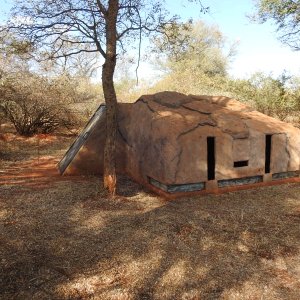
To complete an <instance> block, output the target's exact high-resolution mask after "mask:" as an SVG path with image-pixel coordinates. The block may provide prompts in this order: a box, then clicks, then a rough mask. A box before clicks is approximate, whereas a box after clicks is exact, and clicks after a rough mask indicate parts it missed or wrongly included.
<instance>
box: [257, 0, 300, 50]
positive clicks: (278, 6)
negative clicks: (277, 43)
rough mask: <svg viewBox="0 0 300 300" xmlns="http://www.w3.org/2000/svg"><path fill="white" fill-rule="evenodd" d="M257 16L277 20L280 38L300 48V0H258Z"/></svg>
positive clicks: (259, 18) (291, 45) (263, 19)
mask: <svg viewBox="0 0 300 300" xmlns="http://www.w3.org/2000/svg"><path fill="white" fill-rule="evenodd" d="M256 8H257V13H256V16H255V17H256V18H257V19H258V20H259V21H261V22H266V21H267V20H273V21H275V23H276V25H277V30H278V32H279V33H280V36H279V38H280V40H281V41H282V42H283V43H284V44H287V45H289V46H290V47H291V48H292V49H295V50H300V0H257V3H256Z"/></svg>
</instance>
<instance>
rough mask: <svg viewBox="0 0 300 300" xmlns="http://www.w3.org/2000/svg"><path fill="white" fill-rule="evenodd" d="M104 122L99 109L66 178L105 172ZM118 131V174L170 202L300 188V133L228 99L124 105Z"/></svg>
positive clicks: (160, 99) (162, 97) (176, 96)
mask: <svg viewBox="0 0 300 300" xmlns="http://www.w3.org/2000/svg"><path fill="white" fill-rule="evenodd" d="M99 112H101V113H99ZM104 114H105V107H104V106H101V107H100V108H99V110H98V114H97V113H96V114H95V116H96V120H95V116H94V121H93V118H92V119H91V121H90V124H89V125H88V126H87V130H85V131H84V132H83V134H82V135H81V141H82V142H78V141H80V138H79V139H78V140H77V144H78V145H77V146H76V142H75V143H74V146H73V147H71V150H69V155H68V154H67V155H66V156H65V158H64V159H63V160H62V162H61V163H60V170H61V173H64V174H95V173H101V172H102V168H103V166H102V160H103V145H104V138H105V130H104V128H105V126H104V119H105V118H104ZM97 116H98V117H97ZM91 124H92V126H91ZM118 131H119V134H118V141H117V168H118V172H120V173H127V174H129V175H130V176H131V177H132V178H133V179H135V180H136V181H139V182H141V183H143V184H145V185H147V186H148V187H151V188H152V189H154V190H155V191H161V192H162V193H163V194H165V195H171V194H172V195H181V193H182V192H212V191H224V190H225V189H228V188H230V187H238V186H242V187H250V186H253V184H255V185H260V184H266V183H272V182H279V181H287V179H289V181H291V180H294V181H297V180H299V169H300V130H299V129H298V128H295V127H293V126H292V125H291V124H288V123H284V122H281V121H279V120H276V119H274V118H271V117H268V116H266V115H264V114H262V113H259V112H257V111H254V110H253V109H251V108H249V107H248V106H246V105H244V104H242V103H240V102H239V101H237V100H234V99H230V98H227V97H213V96H195V95H188V96H187V95H184V94H180V93H175V92H162V93H157V94H154V95H145V96H142V97H140V99H138V100H137V101H136V102H135V103H133V104H119V111H118ZM76 147H77V148H76ZM79 148H80V149H79ZM77 150H78V151H77ZM70 153H71V154H70Z"/></svg>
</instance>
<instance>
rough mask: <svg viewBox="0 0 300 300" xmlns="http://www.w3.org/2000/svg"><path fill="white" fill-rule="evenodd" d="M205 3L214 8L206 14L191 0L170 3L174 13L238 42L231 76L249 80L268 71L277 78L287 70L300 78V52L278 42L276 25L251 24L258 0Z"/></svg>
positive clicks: (205, 0)
mask: <svg viewBox="0 0 300 300" xmlns="http://www.w3.org/2000/svg"><path fill="white" fill-rule="evenodd" d="M202 3H203V4H204V5H205V6H209V7H210V11H209V13H207V14H205V15H203V13H201V12H200V11H199V5H197V4H193V3H190V2H188V1H187V0H177V1H174V0H173V1H172V0H167V4H168V7H169V9H170V11H171V12H172V13H178V14H180V15H181V16H182V18H185V19H188V18H191V17H192V18H193V19H195V20H197V19H200V20H203V21H205V22H206V23H208V24H214V25H217V26H218V27H219V29H220V30H221V32H222V33H223V34H224V35H225V36H226V37H227V38H228V39H229V40H230V41H234V42H235V41H236V42H238V47H237V55H236V57H235V59H234V60H233V62H232V64H231V67H230V70H229V73H230V75H232V76H233V77H236V78H247V77H249V76H250V75H251V74H253V73H255V72H264V73H266V74H272V75H273V76H275V77H277V76H279V75H280V74H281V73H282V72H283V71H284V70H286V71H287V72H288V73H290V74H292V75H297V76H300V51H298V52H295V51H292V50H290V49H289V48H288V47H287V46H284V45H282V44H281V43H280V42H279V41H278V40H277V33H276V26H275V25H274V24H272V22H267V23H265V24H255V23H253V22H251V21H250V19H249V17H248V16H249V15H251V14H253V13H254V8H255V1H254V0H202Z"/></svg>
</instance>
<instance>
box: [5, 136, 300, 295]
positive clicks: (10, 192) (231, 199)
mask: <svg viewBox="0 0 300 300" xmlns="http://www.w3.org/2000/svg"><path fill="white" fill-rule="evenodd" d="M23 142H24V141H23ZM49 143H50V142H49ZM66 143H67V140H65V144H66ZM58 144H60V145H63V143H62V141H60V143H56V142H54V143H53V144H51V145H52V146H49V145H50V144H48V147H46V148H47V151H51V152H52V155H53V156H54V157H55V156H57V155H60V153H61V152H62V151H61V150H60V149H59V145H58ZM27 146H28V147H27V149H26V150H25V149H23V150H24V151H26V152H30V151H29V150H30V145H27ZM63 147H65V146H63ZM21 150H22V147H21V148H19V150H17V151H16V152H15V154H11V155H16V153H19V155H20V153H21V152H20V151H21ZM45 151H46V150H45ZM47 155H48V156H49V153H48V152H47ZM48 158H49V157H48ZM43 159H44V160H43ZM45 160H46V158H43V157H41V162H44V161H45ZM54 161H56V160H55V159H54V160H53V162H54ZM29 162H30V160H28V159H25V160H23V161H22V162H21V163H22V164H26V163H27V164H28V163H29ZM32 162H33V161H31V165H32V166H35V170H41V169H42V167H40V165H39V164H36V160H35V164H33V163H32ZM0 163H1V161H0ZM21 163H20V161H18V162H17V163H16V162H11V161H7V160H6V161H4V160H2V166H4V165H5V167H6V170H5V171H6V174H14V173H13V172H15V171H16V166H18V164H21ZM22 164H21V166H22ZM53 167H54V165H53V164H52V166H51V165H49V166H48V167H47V168H48V169H49V170H50V169H51V168H52V170H53ZM29 169H30V167H27V170H29ZM44 169H45V168H44ZM2 171H3V170H2ZM19 173H20V172H19ZM19 173H18V174H19ZM50 173H51V172H50ZM30 174H32V172H31V173H30ZM36 174H40V175H39V176H36V177H34V178H30V179H28V180H27V181H26V180H25V179H24V177H22V178H21V177H20V178H21V179H22V180H23V181H22V180H21V181H18V180H14V179H13V178H12V176H8V177H6V179H5V180H3V181H2V184H1V183H0V291H1V295H0V298H1V299H295V300H296V299H299V295H300V252H299V250H300V185H299V184H290V185H284V186H274V187H266V188H261V189H254V190H248V191H241V192H235V193H231V194H224V195H219V196H202V197H198V198H183V199H178V200H175V201H171V202H167V201H165V200H163V199H160V198H158V197H156V196H155V195H153V194H150V193H148V192H147V191H145V190H143V189H142V188H141V187H140V186H139V185H137V184H135V183H133V182H131V181H130V180H129V179H127V178H125V177H122V178H121V179H120V184H119V195H120V196H118V197H117V198H116V199H115V200H109V199H107V198H106V197H105V194H104V193H103V190H102V188H101V185H100V184H99V182H100V179H99V178H96V177H88V178H87V177H64V178H58V177H57V176H56V175H53V174H52V173H51V174H52V175H51V176H50V175H49V176H47V174H46V173H43V174H42V173H39V172H36ZM0 175H1V174H0ZM19 175H20V174H19ZM25 175H26V174H25ZM3 176H4V175H3ZM0 182H1V176H0ZM26 183H30V184H26Z"/></svg>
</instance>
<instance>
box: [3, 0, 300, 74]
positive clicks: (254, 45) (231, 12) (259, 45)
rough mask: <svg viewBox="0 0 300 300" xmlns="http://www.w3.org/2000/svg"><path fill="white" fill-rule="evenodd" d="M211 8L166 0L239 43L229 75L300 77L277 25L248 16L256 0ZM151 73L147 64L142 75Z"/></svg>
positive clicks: (299, 65)
mask: <svg viewBox="0 0 300 300" xmlns="http://www.w3.org/2000/svg"><path fill="white" fill-rule="evenodd" d="M10 2H11V0H0V20H1V19H2V20H3V15H4V13H5V12H7V11H8V9H9V3H10ZM202 2H203V4H204V5H205V6H209V7H210V10H209V13H206V14H203V13H201V12H200V10H199V4H196V3H191V2H189V1H188V0H166V5H167V8H168V10H169V11H170V13H171V14H178V15H180V16H181V18H182V19H183V20H187V19H189V18H193V19H194V20H202V21H204V22H206V23H208V24H213V25H217V26H218V27H219V29H220V31H221V32H222V33H223V34H224V35H225V36H226V37H227V38H228V39H229V41H232V42H238V47H237V54H236V56H235V58H234V60H233V61H232V63H231V65H230V69H229V74H230V75H231V76H233V77H235V78H248V77H250V76H251V74H253V73H255V72H264V73H266V74H268V75H273V76H274V77H277V76H279V75H280V74H281V73H282V72H283V71H287V72H288V73H289V74H291V75H296V76H300V51H298V52H295V51H292V50H290V49H289V48H288V47H287V46H284V45H282V44H281V43H280V42H279V41H278V40H277V34H276V26H274V24H272V23H271V22H267V23H265V24H255V23H253V22H251V21H250V19H249V18H248V17H247V15H251V13H253V12H254V0H202ZM143 70H144V72H147V71H148V72H149V67H147V66H145V65H143V67H142V70H141V71H142V72H143Z"/></svg>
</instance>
